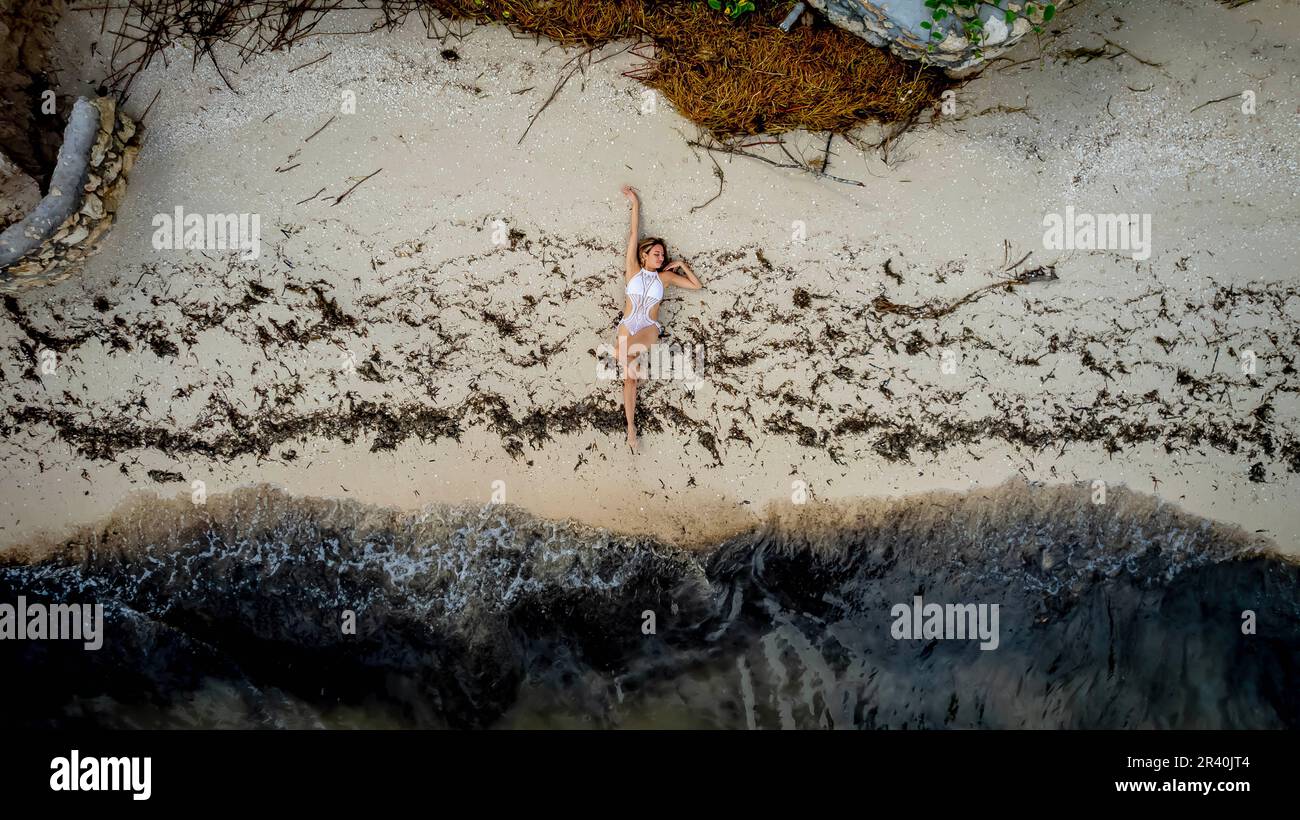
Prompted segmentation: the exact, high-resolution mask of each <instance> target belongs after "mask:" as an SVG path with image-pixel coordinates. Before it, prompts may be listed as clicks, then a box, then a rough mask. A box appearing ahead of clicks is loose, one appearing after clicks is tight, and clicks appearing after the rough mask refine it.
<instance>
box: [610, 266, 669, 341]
mask: <svg viewBox="0 0 1300 820" xmlns="http://www.w3.org/2000/svg"><path fill="white" fill-rule="evenodd" d="M627 298H628V299H629V300H630V301H631V302H632V312H631V313H629V314H628V315H627V316H626V317H624V318H623V321H622V322H620V323H619V324H622V325H626V326H627V331H628V333H637V332H639V331H642V330H645V329H646V328H648V327H650V325H654V326H655V327H657V328H659V330H661V331H662V330H663V329H664V328H663V325H661V324H659V323H658V322H656V321H655V320H654V319H651V318H650V308H652V307H654V306H655V305H657V304H659V302H660V301H662V300H663V298H664V284H663V282H660V281H659V274H657V273H655V272H654V271H652V270H646V269H645V268H642V269H641V270H640V271H638V272H637V275H636V276H633V277H632V278H631V279H629V280H628V282H627Z"/></svg>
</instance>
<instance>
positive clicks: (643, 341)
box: [618, 325, 659, 453]
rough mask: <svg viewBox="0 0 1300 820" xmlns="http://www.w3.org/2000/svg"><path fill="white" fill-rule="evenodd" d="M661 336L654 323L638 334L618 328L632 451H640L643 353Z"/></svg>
mask: <svg viewBox="0 0 1300 820" xmlns="http://www.w3.org/2000/svg"><path fill="white" fill-rule="evenodd" d="M658 338H659V329H658V328H657V327H654V326H653V325H652V326H650V327H647V328H645V329H643V330H642V331H641V332H639V333H636V334H630V335H629V334H628V332H627V328H626V327H623V326H622V325H620V326H619V329H618V345H619V347H618V352H619V360H620V364H621V365H622V366H623V416H624V417H625V418H626V419H627V444H628V446H629V447H631V448H632V452H634V453H636V452H640V448H639V446H638V444H637V437H636V388H637V381H638V380H639V379H641V378H644V377H645V373H644V372H643V371H644V370H645V360H644V358H643V357H642V356H641V354H642V353H644V352H646V351H648V350H649V349H650V345H652V344H654V342H655V340H656V339H658Z"/></svg>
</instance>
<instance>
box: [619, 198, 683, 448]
mask: <svg viewBox="0 0 1300 820" xmlns="http://www.w3.org/2000/svg"><path fill="white" fill-rule="evenodd" d="M623 196H625V197H627V198H628V201H629V202H631V203H632V229H631V230H630V231H629V232H628V235H627V255H626V257H625V259H624V265H623V282H624V291H625V292H626V293H627V304H625V305H624V306H623V321H621V322H619V323H618V363H619V367H621V368H622V369H623V413H624V414H625V415H626V416H627V443H628V445H629V446H631V448H632V452H634V453H635V452H637V440H636V420H635V419H636V383H637V379H641V378H645V367H644V357H642V356H641V354H642V353H644V352H646V351H647V350H649V349H650V345H652V344H654V343H655V341H656V340H657V339H658V338H659V331H660V330H661V329H662V328H661V326H660V325H659V322H657V321H655V320H656V319H657V318H658V317H659V302H660V301H662V300H663V298H664V286H665V285H676V286H677V287H679V288H687V289H688V290H699V289H700V288H701V287H703V285H701V284H700V280H699V279H697V278H696V277H695V271H693V270H691V266H690V265H688V264H687V263H686V262H683V261H677V262H669V263H668V264H667V265H665V264H664V259H665V258H666V257H667V255H668V251H667V247H666V246H665V245H664V241H663V240H662V239H659V238H657V237H653V236H652V237H647V238H645V239H643V240H641V241H640V242H638V241H637V236H638V234H639V230H638V228H639V222H640V220H641V202H640V200H639V199H638V198H637V193H636V189H635V188H632V187H630V186H628V185H624V186H623ZM673 270H680V271H683V272H685V274H686V275H685V276H682V275H681V274H679V273H670V271H673Z"/></svg>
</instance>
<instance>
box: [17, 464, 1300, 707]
mask: <svg viewBox="0 0 1300 820" xmlns="http://www.w3.org/2000/svg"><path fill="white" fill-rule="evenodd" d="M1298 593H1300V567H1297V565H1296V564H1295V563H1294V562H1292V561H1289V560H1286V559H1284V558H1282V557H1280V556H1278V555H1277V554H1275V553H1273V552H1272V551H1271V550H1270V549H1269V548H1268V546H1267V545H1266V544H1263V543H1261V542H1259V541H1257V540H1255V539H1253V538H1251V537H1249V536H1247V535H1246V534H1245V533H1243V532H1242V531H1240V530H1238V529H1235V528H1233V527H1228V526H1225V525H1220V524H1216V523H1213V522H1209V521H1206V520H1204V519H1200V518H1196V517H1194V516H1191V515H1187V514H1185V513H1182V512H1180V511H1179V510H1177V509H1176V508H1174V507H1172V506H1169V505H1166V504H1162V503H1161V502H1159V501H1158V500H1157V499H1155V498H1152V497H1150V496H1146V495H1143V494H1140V493H1134V492H1129V491H1127V490H1124V489H1122V488H1116V489H1112V490H1111V491H1110V492H1109V494H1108V497H1107V499H1106V503H1104V504H1094V503H1092V499H1091V490H1090V488H1089V487H1086V486H1082V485H1081V486H1055V487H1046V488H1045V487H1036V486H1030V485H1027V484H1024V483H1011V484H1007V485H1004V486H1002V487H999V488H995V489H992V490H986V491H980V492H975V493H971V494H966V495H959V494H929V495H921V496H915V497H910V498H908V499H905V500H901V501H867V500H863V501H859V502H853V503H837V504H815V505H813V504H810V505H805V506H802V507H793V506H790V507H785V508H780V509H775V508H774V509H772V510H770V511H769V515H768V519H767V520H766V522H765V523H763V524H762V525H761V526H756V527H755V528H753V529H752V530H750V531H746V532H743V533H739V534H737V535H735V536H733V537H731V538H729V539H728V540H726V541H725V542H723V543H720V544H717V545H715V546H713V547H711V548H709V549H706V550H693V551H686V550H682V549H678V548H674V547H670V546H667V545H664V544H662V543H658V542H656V541H654V540H653V539H650V538H645V537H627V536H621V535H617V534H613V533H609V532H605V531H600V530H595V529H590V528H587V527H582V526H579V525H576V524H572V523H566V522H555V521H549V520H544V519H540V518H537V517H534V516H532V515H530V514H528V513H526V512H525V511H523V510H520V509H518V508H515V507H511V506H488V507H464V506H462V507H454V506H430V507H428V508H426V509H424V510H422V511H420V512H418V513H402V512H397V511H392V510H386V509H381V508H376V507H371V506H366V505H364V504H360V503H356V502H349V501H335V500H323V499H313V498H296V497H292V496H289V495H287V494H285V493H283V492H280V491H278V490H275V489H273V488H270V487H253V488H248V489H244V490H240V491H238V492H235V493H232V494H230V495H226V496H220V497H210V498H209V499H208V501H207V503H206V504H205V505H202V506H195V505H193V504H191V503H189V502H188V501H186V500H183V499H176V500H161V499H143V498H141V499H136V500H133V501H132V502H130V503H128V504H126V505H124V506H123V507H122V508H120V509H119V510H118V511H117V512H115V513H114V514H113V515H112V516H111V517H109V518H108V519H106V520H104V521H102V522H100V523H99V524H97V525H95V526H93V527H87V528H85V529H83V530H82V531H80V532H79V533H77V534H76V535H75V536H72V537H69V538H67V539H66V540H64V541H62V542H59V543H52V544H41V545H32V546H30V547H28V548H24V549H22V550H16V551H10V552H7V553H4V554H2V555H0V603H14V602H15V601H16V599H17V597H18V596H20V595H21V596H24V597H25V598H26V599H27V600H28V601H29V602H30V601H43V602H47V603H80V604H89V603H100V604H103V605H104V607H105V619H106V624H105V627H104V630H105V633H104V634H105V637H104V644H103V647H102V648H101V649H100V650H98V651H86V650H84V649H83V648H81V643H79V642H73V641H49V640H46V641H35V640H3V641H0V663H2V664H3V667H2V668H3V669H4V670H5V673H4V675H3V676H0V692H2V693H3V694H4V700H3V703H4V704H5V705H4V707H3V708H2V709H0V725H3V726H6V727H84V726H94V727H266V728H275V727H286V728H299V727H434V728H436V727H456V728H460V727H474V728H499V727H500V728H513V727H582V728H589V727H609V728H619V727H621V728H643V727H661V728H666V727H674V728H715V727H716V728H737V729H744V728H914V729H915V728H945V727H949V728H976V727H982V728H1056V727H1068V728H1123V727H1127V728H1174V727H1176V728H1256V727H1290V728H1295V727H1297V726H1300V685H1298V684H1300V594H1298ZM917 595H920V596H923V599H924V600H925V601H926V602H927V603H929V602H933V603H961V604H976V605H992V604H997V605H998V607H999V630H998V645H997V648H996V649H992V650H984V649H981V648H980V642H979V641H978V640H969V639H961V638H953V639H933V638H932V639H898V638H896V637H894V634H893V629H892V628H891V627H892V626H893V624H894V621H895V619H894V617H893V615H892V614H891V611H892V608H893V607H894V606H895V605H897V604H900V603H911V602H912V601H913V599H914V596H917ZM1247 610H1249V611H1251V612H1253V613H1254V619H1255V629H1254V632H1253V634H1245V632H1243V628H1242V625H1243V612H1245V611H1247ZM347 613H352V616H349V615H348V614H347ZM348 623H354V624H355V628H354V629H349V628H346V627H347V624H348Z"/></svg>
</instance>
